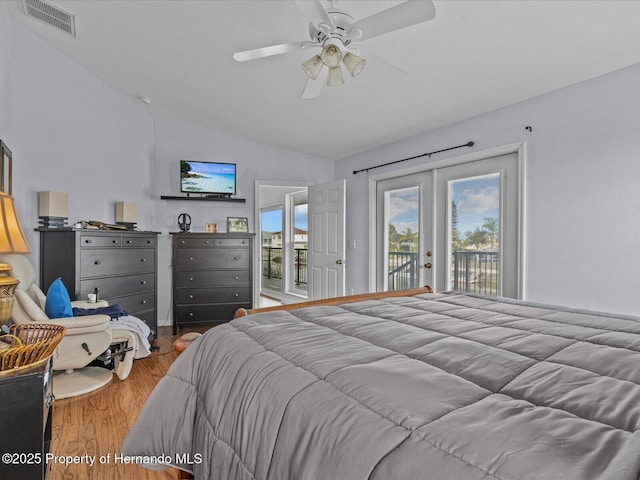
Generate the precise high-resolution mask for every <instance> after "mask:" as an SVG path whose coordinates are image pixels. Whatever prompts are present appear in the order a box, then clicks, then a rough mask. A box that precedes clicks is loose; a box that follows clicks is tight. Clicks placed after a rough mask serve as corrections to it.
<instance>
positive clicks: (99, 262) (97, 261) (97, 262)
mask: <svg viewBox="0 0 640 480" xmlns="http://www.w3.org/2000/svg"><path fill="white" fill-rule="evenodd" d="M93 263H94V264H95V265H100V264H101V263H102V262H101V261H100V260H96V261H95V262H93Z"/></svg>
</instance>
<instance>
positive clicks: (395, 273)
mask: <svg viewBox="0 0 640 480" xmlns="http://www.w3.org/2000/svg"><path fill="white" fill-rule="evenodd" d="M452 257H453V258H452V261H453V262H452V265H451V287H450V288H451V289H452V290H457V291H461V292H468V293H482V294H485V295H498V293H499V291H498V285H499V272H500V269H499V265H498V259H499V256H498V253H497V252H479V251H458V252H454V253H453V255H452ZM418 259H419V258H418V253H417V252H389V254H388V262H389V263H388V272H389V273H388V279H387V285H388V287H387V288H388V290H402V289H406V288H415V287H417V286H418V272H419V270H418V269H419V266H418Z"/></svg>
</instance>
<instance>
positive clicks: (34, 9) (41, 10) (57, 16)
mask: <svg viewBox="0 0 640 480" xmlns="http://www.w3.org/2000/svg"><path fill="white" fill-rule="evenodd" d="M22 9H23V10H24V13H25V14H26V15H27V16H29V17H33V18H37V19H38V20H40V21H42V22H44V23H47V24H49V25H51V26H52V27H55V28H57V29H58V30H62V31H63V32H66V33H68V34H69V35H71V36H73V37H75V36H76V17H75V15H73V14H72V13H69V12H67V11H66V10H63V9H62V8H60V7H59V6H57V5H54V4H53V3H51V2H47V1H45V0H22Z"/></svg>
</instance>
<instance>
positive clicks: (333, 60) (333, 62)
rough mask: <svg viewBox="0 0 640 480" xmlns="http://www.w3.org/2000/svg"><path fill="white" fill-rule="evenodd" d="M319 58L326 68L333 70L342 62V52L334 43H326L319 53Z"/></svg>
mask: <svg viewBox="0 0 640 480" xmlns="http://www.w3.org/2000/svg"><path fill="white" fill-rule="evenodd" d="M320 58H321V59H322V63H324V64H325V65H326V66H327V67H329V68H335V67H337V66H339V65H340V62H341V61H342V51H341V50H340V47H339V46H338V45H336V44H335V43H333V42H327V43H326V44H325V46H324V47H323V48H322V52H320Z"/></svg>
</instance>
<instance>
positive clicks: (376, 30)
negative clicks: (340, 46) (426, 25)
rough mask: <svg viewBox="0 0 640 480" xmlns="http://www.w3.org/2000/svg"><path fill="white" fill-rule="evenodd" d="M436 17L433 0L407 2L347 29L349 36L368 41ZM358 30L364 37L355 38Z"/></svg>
mask: <svg viewBox="0 0 640 480" xmlns="http://www.w3.org/2000/svg"><path fill="white" fill-rule="evenodd" d="M435 16H436V7H435V6H434V5H433V2H432V1H431V0H407V1H406V2H404V3H401V4H400V5H396V6H395V7H391V8H388V9H387V10H383V11H382V12H379V13H375V14H373V15H371V16H369V17H366V18H363V19H360V20H357V21H355V22H353V23H352V24H351V25H349V27H348V28H347V35H350V34H353V35H354V38H355V39H357V40H366V39H367V38H373V37H377V36H378V35H384V34H385V33H389V32H393V31H394V30H400V29H402V28H406V27H410V26H412V25H416V24H418V23H422V22H426V21H428V20H432V19H433V18H434V17H435ZM356 30H359V31H360V32H362V35H361V36H359V37H358V36H355V31H356Z"/></svg>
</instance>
